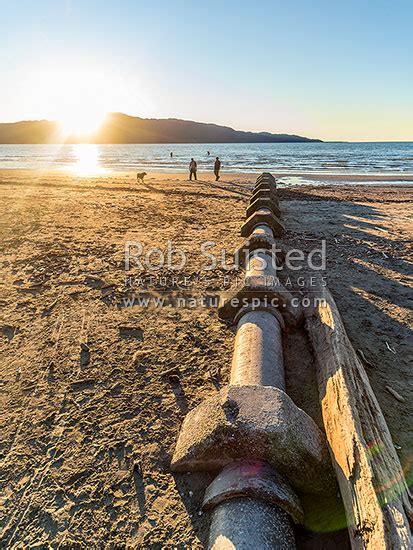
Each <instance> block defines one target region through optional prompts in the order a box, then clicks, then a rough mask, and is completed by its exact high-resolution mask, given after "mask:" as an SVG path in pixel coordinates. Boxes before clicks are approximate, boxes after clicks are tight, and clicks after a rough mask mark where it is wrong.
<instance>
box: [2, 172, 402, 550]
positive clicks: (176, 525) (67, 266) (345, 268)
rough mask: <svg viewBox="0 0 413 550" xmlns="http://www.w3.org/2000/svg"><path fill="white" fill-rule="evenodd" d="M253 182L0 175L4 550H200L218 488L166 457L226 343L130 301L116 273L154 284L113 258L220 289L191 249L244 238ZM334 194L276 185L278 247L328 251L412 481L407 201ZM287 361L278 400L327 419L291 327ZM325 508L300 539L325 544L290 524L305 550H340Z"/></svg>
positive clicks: (397, 192)
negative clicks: (132, 251)
mask: <svg viewBox="0 0 413 550" xmlns="http://www.w3.org/2000/svg"><path fill="white" fill-rule="evenodd" d="M199 176H200V178H201V174H199ZM255 177H256V175H251V174H223V176H222V179H221V180H220V181H219V182H215V181H213V179H212V177H211V176H208V177H207V178H205V176H203V178H205V179H202V180H198V181H197V182H188V181H187V180H186V175H185V174H150V175H149V176H148V177H147V178H146V180H145V183H144V184H143V185H142V184H140V185H138V184H137V183H136V180H135V175H134V174H133V173H122V174H102V175H99V176H82V177H81V176H75V175H72V174H70V173H61V172H46V173H41V172H32V171H20V170H19V171H17V170H16V171H11V170H5V171H0V195H1V201H0V224H1V225H0V231H1V247H2V251H1V257H2V265H1V281H2V284H1V295H0V305H1V316H2V319H1V322H0V325H1V331H2V338H1V341H0V342H1V347H0V353H1V365H2V373H1V382H2V395H1V408H2V411H3V414H2V427H1V442H2V443H1V444H2V462H3V463H2V470H3V480H2V493H3V495H4V496H3V499H2V501H1V507H0V512H1V515H2V524H3V525H4V526H5V527H4V529H3V531H2V541H3V544H4V545H6V546H9V547H12V546H13V545H18V544H21V545H22V546H26V547H28V546H34V544H35V543H36V544H37V545H42V544H43V545H48V544H51V545H54V546H56V547H57V546H58V545H60V546H61V547H70V546H73V545H75V544H78V545H80V546H81V547H97V546H99V547H109V544H110V543H111V544H112V545H113V546H117V547H137V546H139V545H140V547H142V548H172V547H174V546H176V547H185V548H189V547H190V548H201V547H202V544H203V543H204V542H205V539H206V534H207V528H208V522H207V518H206V516H204V515H203V514H200V513H199V512H200V504H201V502H202V496H203V491H204V489H205V486H206V484H207V482H208V480H209V479H211V476H207V475H204V476H197V475H186V474H184V475H179V476H178V475H173V474H171V472H170V469H169V462H170V457H171V453H172V452H173V448H174V444H175V442H176V438H177V434H178V431H179V427H180V424H181V422H182V420H183V418H184V416H185V414H186V412H187V411H188V410H189V409H191V408H193V407H194V406H196V405H197V404H198V403H199V402H200V401H201V400H202V399H204V398H205V397H207V396H209V395H212V394H213V393H214V392H216V391H217V389H218V388H219V387H222V386H223V385H224V384H225V383H226V382H227V377H228V374H229V367H230V363H231V355H232V345H233V338H234V331H233V329H231V328H230V327H227V326H226V325H223V324H222V323H220V322H219V321H218V319H217V315H216V311H215V310H214V309H206V308H197V309H190V308H188V309H185V308H174V307H164V308H153V307H151V308H142V307H124V302H123V298H124V296H125V294H126V293H127V291H128V288H127V287H125V279H126V278H127V277H136V278H137V279H139V280H140V281H142V280H145V281H146V282H147V278H148V277H149V276H150V275H151V272H150V270H149V269H147V267H146V266H145V265H144V266H142V268H140V267H137V266H133V268H132V270H131V271H130V272H128V273H125V269H124V268H125V265H124V247H125V241H127V240H129V241H140V242H142V243H143V244H144V246H145V249H146V248H149V247H153V246H156V247H159V248H160V249H161V250H166V248H167V242H168V241H172V242H173V244H174V246H176V247H179V248H181V249H182V250H184V251H185V252H186V254H187V257H188V263H187V265H186V267H185V268H184V269H183V270H181V271H180V272H179V277H183V276H186V277H188V282H189V285H190V286H189V287H187V288H186V292H189V293H190V292H195V293H199V294H206V293H213V292H218V291H219V290H221V289H222V286H223V285H224V284H226V283H224V277H225V276H226V275H227V272H226V271H225V270H224V269H223V268H221V267H219V266H218V267H217V268H216V269H214V270H213V271H212V272H211V273H209V274H208V277H206V276H205V275H204V274H203V271H202V268H203V265H204V260H205V259H203V258H201V256H200V253H199V247H200V244H201V243H202V242H203V241H207V240H208V241H215V242H216V249H220V248H226V249H227V250H229V251H234V250H235V249H236V247H237V246H238V245H239V244H241V242H242V239H241V238H240V237H239V228H240V225H241V223H242V221H243V218H244V214H245V209H246V206H247V204H248V199H249V195H250V190H251V188H252V186H253V183H254V181H255ZM399 179H400V178H399V176H395V180H399ZM342 183H343V185H340V186H320V187H306V186H301V187H293V188H291V187H289V188H287V189H280V190H279V194H280V206H281V210H282V215H283V221H284V224H285V227H286V235H285V236H284V237H283V238H282V239H281V240H280V244H281V246H284V247H291V246H293V247H297V248H301V249H303V250H304V251H306V252H308V251H310V250H311V249H312V248H313V247H315V246H319V245H320V239H321V237H324V238H325V239H326V243H327V271H326V277H327V283H328V286H329V288H330V289H331V291H332V292H333V294H334V297H335V298H336V301H337V304H338V306H339V308H340V311H341V313H342V316H343V319H344V322H345V325H346V328H347V330H348V333H349V336H350V339H351V341H352V343H353V345H354V347H355V349H358V350H362V352H363V355H364V357H365V358H366V360H367V362H366V365H365V366H366V371H367V374H368V376H369V379H370V382H371V384H372V387H373V389H374V391H375V393H376V396H377V398H378V400H379V403H380V405H381V407H382V409H383V412H384V414H385V417H386V420H387V422H388V425H389V428H390V431H391V433H392V435H393V439H394V443H395V444H396V445H397V447H396V448H397V452H398V453H399V456H400V458H401V462H402V465H403V467H404V469H405V471H406V476H407V477H408V479H409V480H410V483H411V482H412V470H413V466H412V463H413V457H412V440H411V433H410V432H409V429H410V426H411V425H412V424H413V399H412V398H413V395H412V394H413V389H412V387H411V384H410V385H409V377H410V376H411V374H410V366H409V363H411V358H412V357H411V350H410V348H409V346H408V342H409V338H411V313H410V310H409V304H410V305H411V282H412V279H411V239H412V222H411V220H412V214H413V207H412V203H413V190H412V189H411V187H409V186H406V187H403V186H399V185H394V184H393V185H388V186H382V187H377V186H371V185H357V186H346V185H344V183H345V182H342ZM174 275H175V273H174V272H173V270H171V269H169V268H163V269H161V270H159V271H158V272H157V277H158V278H157V279H156V280H155V282H152V283H151V282H147V284H148V285H149V291H150V292H151V295H156V296H162V295H164V294H165V293H170V292H171V291H172V290H174V289H175V286H176V281H175V282H174V281H173V279H172V277H173V276H174ZM161 278H164V280H162V281H161ZM137 279H135V281H136V280H137ZM163 283H165V284H163ZM139 284H140V283H139ZM179 285H181V286H182V285H183V283H182V279H180V281H179ZM147 290H148V289H147ZM175 290H176V289H175ZM181 290H182V288H181ZM285 357H286V376H287V390H288V392H289V394H290V395H291V397H292V398H293V399H294V401H295V402H296V403H297V404H298V405H299V406H300V407H302V408H303V409H304V410H306V412H308V413H309V414H311V416H313V418H314V419H315V420H316V422H318V423H319V425H321V416H320V410H319V406H318V397H317V389H316V384H315V378H314V372H313V360H312V357H311V355H310V354H309V352H308V350H307V348H306V342H305V339H304V338H303V334H302V333H301V332H300V331H299V330H291V331H289V332H288V333H287V334H286V340H285ZM171 368H175V369H176V373H174V376H171V375H168V374H167V375H164V374H163V373H164V371H167V370H169V369H171ZM386 386H389V387H391V388H392V389H393V390H395V391H396V392H397V393H398V394H399V395H400V396H401V398H402V400H398V399H396V398H395V397H394V394H392V393H391V392H389V390H388V389H386ZM335 504H336V509H337V510H338V512H337V513H334V514H333V513H332V514H331V515H330V516H329V515H328V514H327V517H326V514H325V509H324V510H323V513H321V512H320V514H319V515H318V513H317V511H316V512H314V506H309V507H308V510H306V511H307V512H308V514H307V527H308V528H311V529H314V530H318V531H321V532H322V533H321V534H320V533H319V534H318V535H313V534H311V533H310V532H309V531H305V530H301V531H300V532H299V533H298V543H299V547H301V548H316V547H319V546H317V545H319V544H321V543H323V544H325V545H326V546H325V547H326V548H328V547H329V546H328V544H333V545H335V546H336V547H337V545H339V546H340V548H346V544H347V541H346V537H345V535H344V534H343V533H341V532H340V529H341V528H342V527H343V523H342V517H341V516H340V510H339V509H340V503H339V502H336V503H335ZM312 510H313V511H312ZM321 516H323V521H322V519H321ZM335 530H336V531H337V534H334V531H335ZM323 531H332V532H333V533H327V534H326V533H323ZM330 547H331V546H330Z"/></svg>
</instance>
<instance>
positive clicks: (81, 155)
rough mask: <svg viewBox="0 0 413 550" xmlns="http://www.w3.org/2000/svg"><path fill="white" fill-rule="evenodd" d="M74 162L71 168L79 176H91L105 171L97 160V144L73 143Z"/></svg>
mask: <svg viewBox="0 0 413 550" xmlns="http://www.w3.org/2000/svg"><path fill="white" fill-rule="evenodd" d="M73 153H74V161H75V162H74V164H73V165H72V167H71V169H72V170H73V171H74V172H75V173H76V174H78V175H79V176H91V175H94V174H101V173H104V172H105V169H104V167H103V166H101V165H100V162H99V146H98V145H94V144H90V143H88V144H87V143H81V144H78V145H73Z"/></svg>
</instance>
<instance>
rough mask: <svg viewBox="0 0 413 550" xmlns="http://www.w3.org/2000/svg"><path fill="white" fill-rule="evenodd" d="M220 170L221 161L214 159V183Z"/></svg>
mask: <svg viewBox="0 0 413 550" xmlns="http://www.w3.org/2000/svg"><path fill="white" fill-rule="evenodd" d="M220 170H221V161H220V160H219V157H217V158H216V159H215V164H214V174H215V181H218V180H219V171H220Z"/></svg>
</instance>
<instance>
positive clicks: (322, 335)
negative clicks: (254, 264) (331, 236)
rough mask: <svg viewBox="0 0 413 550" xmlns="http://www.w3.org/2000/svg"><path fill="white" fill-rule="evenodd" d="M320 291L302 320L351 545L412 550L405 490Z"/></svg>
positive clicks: (372, 400) (367, 390) (351, 354)
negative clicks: (319, 299) (319, 300)
mask: <svg viewBox="0 0 413 550" xmlns="http://www.w3.org/2000/svg"><path fill="white" fill-rule="evenodd" d="M313 296H314V295H313ZM320 296H321V297H322V298H324V303H323V304H321V305H318V306H317V307H316V308H314V311H307V312H306V322H305V324H306V329H307V331H308V334H309V336H310V340H311V342H312V345H313V349H314V356H315V359H316V366H317V367H316V368H317V379H318V388H319V395H320V402H321V408H322V414H323V421H324V426H325V430H326V434H327V440H328V443H329V449H330V454H331V458H332V461H333V466H334V468H335V471H336V475H337V480H338V483H339V486H340V491H341V495H342V497H343V502H344V507H345V510H346V516H347V522H348V526H349V527H348V528H349V533H350V540H351V543H352V547H353V548H357V549H359V548H369V549H372V550H373V549H374V550H377V549H381V548H389V549H390V548H391V549H396V548H397V549H399V548H400V549H401V548H403V549H406V548H412V540H411V531H410V527H409V521H408V520H409V519H410V520H411V518H412V508H411V500H410V499H411V495H409V489H408V486H407V484H406V480H405V477H404V474H403V470H402V467H401V465H400V461H399V457H398V456H397V453H396V450H395V448H394V445H393V441H392V438H391V435H390V432H389V429H388V427H387V424H386V421H385V419H384V416H383V414H382V412H381V409H380V406H379V404H378V402H377V399H376V397H375V395H374V392H373V390H372V388H371V386H370V382H369V379H368V377H367V375H366V372H365V370H364V368H363V365H362V363H361V361H360V359H359V358H358V356H357V354H356V352H355V351H354V349H353V346H352V345H351V342H350V340H349V338H348V336H347V333H346V330H345V328H344V325H343V322H342V319H341V316H340V312H339V310H338V308H337V305H336V303H335V302H334V299H333V297H332V296H331V294H330V293H329V291H328V290H327V289H324V290H323V291H322V292H320Z"/></svg>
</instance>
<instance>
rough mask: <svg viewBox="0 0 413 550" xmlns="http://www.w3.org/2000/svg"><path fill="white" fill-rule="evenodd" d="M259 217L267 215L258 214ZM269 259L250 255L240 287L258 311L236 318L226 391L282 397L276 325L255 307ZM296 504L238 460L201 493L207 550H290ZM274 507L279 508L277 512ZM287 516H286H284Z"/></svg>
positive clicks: (266, 230)
mask: <svg viewBox="0 0 413 550" xmlns="http://www.w3.org/2000/svg"><path fill="white" fill-rule="evenodd" d="M260 212H263V213H264V212H270V211H269V210H268V209H266V208H261V209H260ZM252 236H255V237H266V238H274V232H273V230H272V229H271V227H270V226H269V225H268V224H266V223H260V224H257V225H255V227H253V228H252V232H251V234H250V237H252ZM275 260H276V258H275V255H273V253H272V251H270V250H268V249H265V248H258V249H255V250H253V251H251V252H250V253H249V255H248V258H247V262H246V273H245V286H246V287H248V286H250V287H253V288H255V289H257V298H258V303H259V305H258V307H256V308H254V307H252V304H251V305H250V306H248V307H246V308H243V309H241V310H240V311H239V312H238V314H237V318H238V325H237V335H236V338H235V345H234V355H233V360H232V367H231V376H230V385H236V386H244V385H245V386H274V387H277V388H279V389H281V390H284V391H285V377H284V359H283V350H282V325H281V323H282V319H281V317H280V315H279V313H277V312H276V311H275V310H273V309H271V308H268V307H267V306H264V305H263V304H262V303H261V299H260V292H261V291H262V290H265V287H266V286H272V285H274V281H275V279H276V276H277V272H276V269H277V268H276V263H275ZM297 503H298V507H299V502H298V499H297V497H296V496H295V494H294V493H293V492H292V490H291V488H290V487H289V485H288V483H286V482H285V481H283V480H282V479H281V477H280V476H279V475H278V474H277V473H276V472H275V470H274V469H273V468H271V467H270V466H269V465H268V464H266V463H265V462H262V463H260V465H259V466H258V467H256V465H255V464H253V466H252V470H251V463H250V462H248V461H246V460H242V461H240V462H233V463H231V464H229V465H228V466H226V467H225V468H224V469H223V470H222V471H221V473H220V474H219V475H218V476H217V477H216V478H215V480H214V481H213V482H212V483H211V485H210V486H209V487H208V489H207V491H206V493H205V500H204V506H205V507H206V508H208V509H210V510H211V525H210V532H209V542H208V549H210V550H253V549H256V548H259V549H260V550H270V549H275V548H277V549H281V550H287V549H288V550H292V549H293V548H295V541H294V533H293V529H292V526H291V519H290V514H291V515H292V516H293V517H294V512H292V510H293V509H294V506H297ZM278 504H279V506H278ZM285 510H288V511H289V512H290V514H289V513H288V512H287V511H285Z"/></svg>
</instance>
